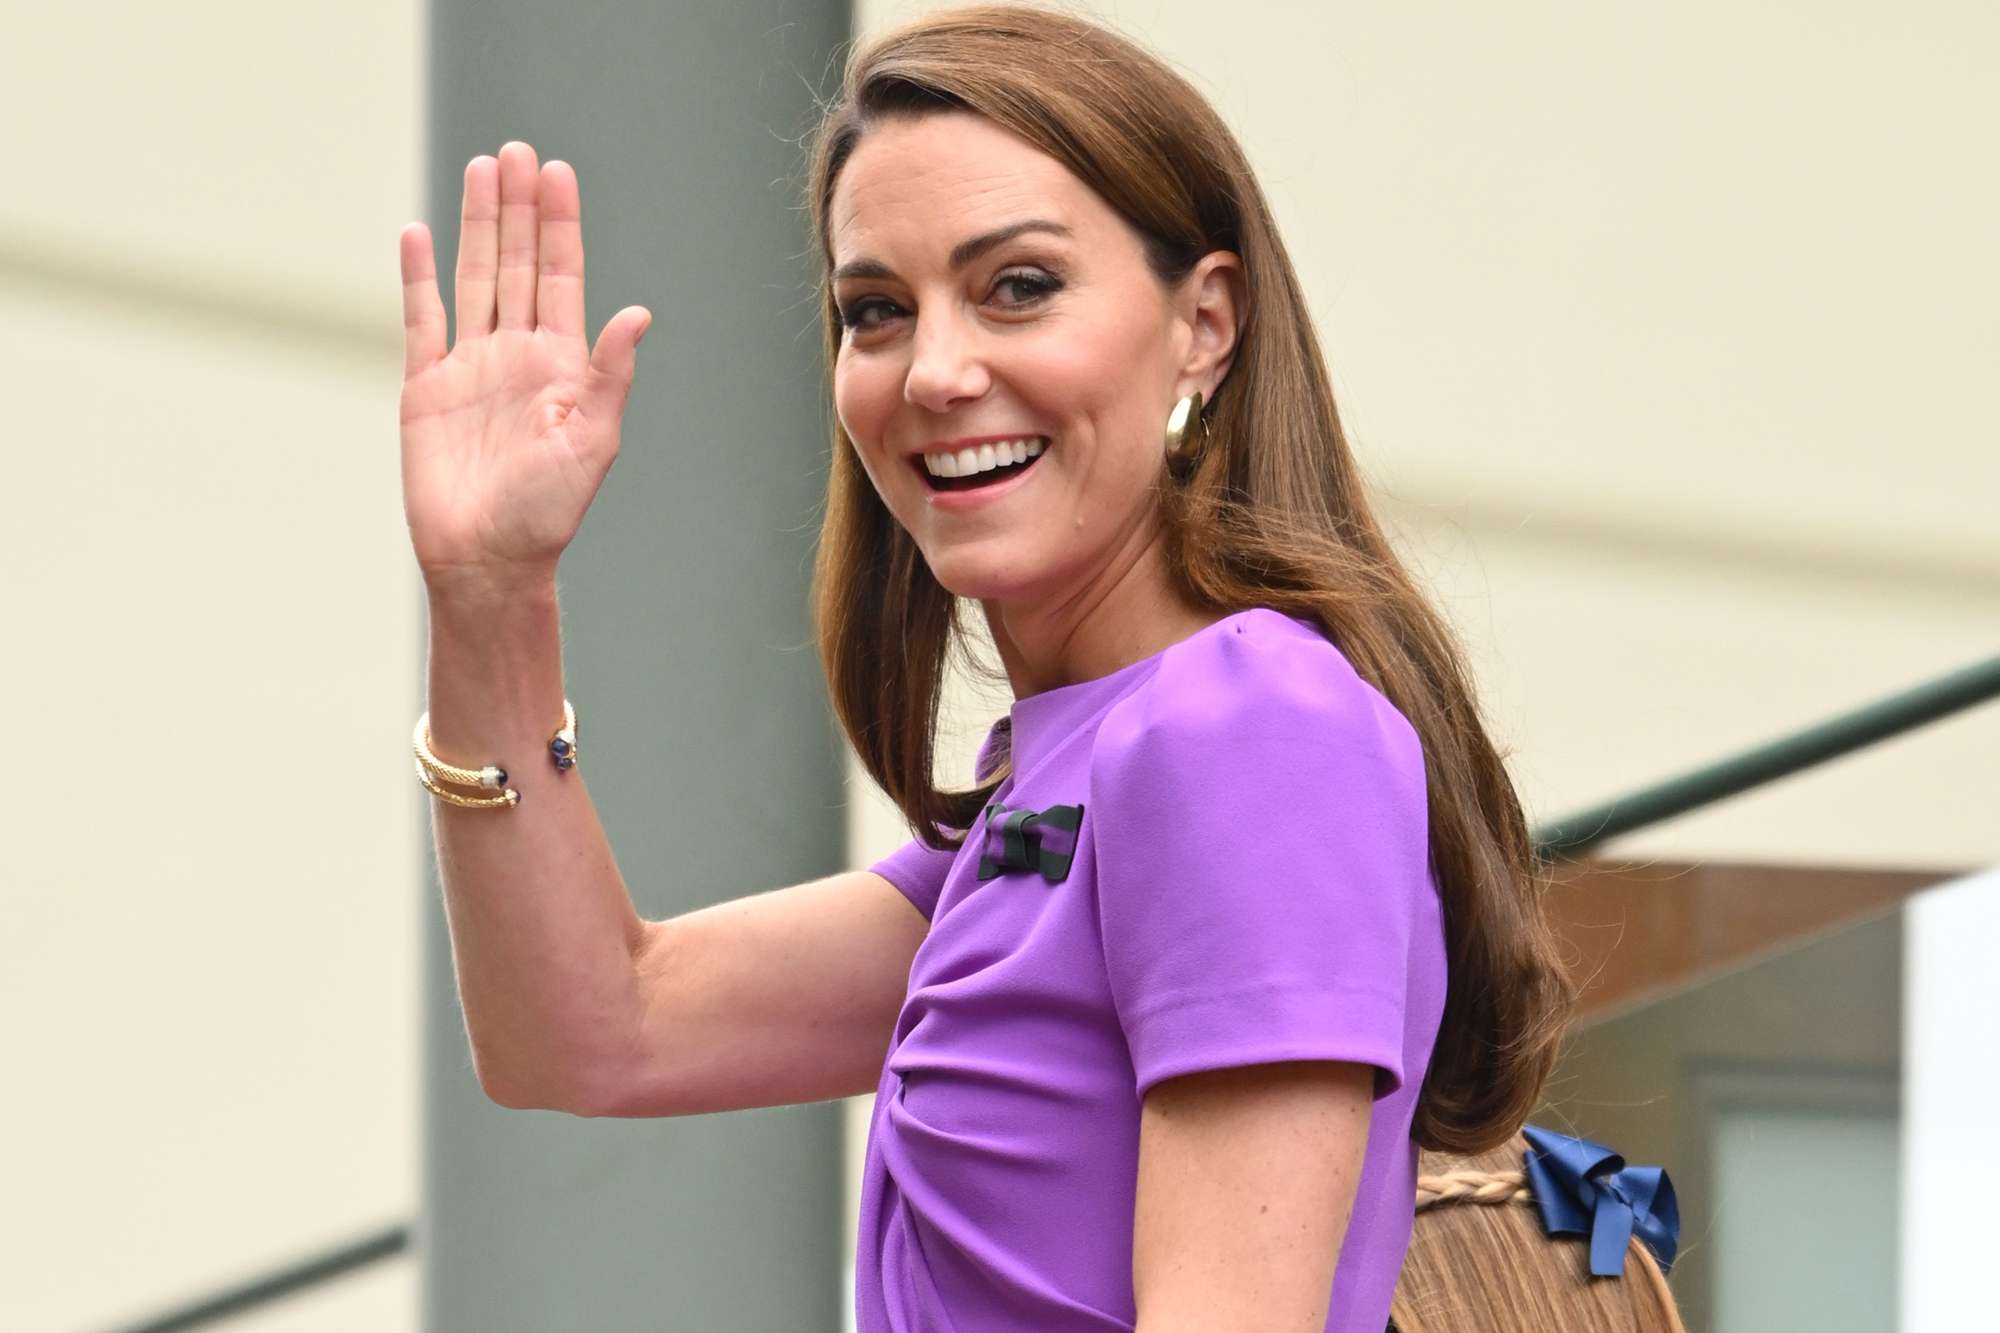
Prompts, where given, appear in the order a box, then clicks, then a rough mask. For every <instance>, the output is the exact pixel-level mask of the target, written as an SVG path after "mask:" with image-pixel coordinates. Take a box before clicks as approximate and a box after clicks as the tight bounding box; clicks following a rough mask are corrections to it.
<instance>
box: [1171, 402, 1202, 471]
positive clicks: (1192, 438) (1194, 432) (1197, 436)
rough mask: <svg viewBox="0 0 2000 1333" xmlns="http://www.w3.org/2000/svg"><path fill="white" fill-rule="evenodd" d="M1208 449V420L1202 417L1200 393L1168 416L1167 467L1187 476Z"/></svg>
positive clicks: (1181, 404) (1181, 403)
mask: <svg viewBox="0 0 2000 1333" xmlns="http://www.w3.org/2000/svg"><path fill="white" fill-rule="evenodd" d="M1207 448H1208V421H1207V419H1206V418H1205V417H1203V416H1202V414H1201V390H1199V389H1196V390H1195V391H1194V392H1193V393H1191V394H1188V395H1187V396H1186V397H1185V398H1182V399H1181V400H1180V401H1179V402H1177V403H1175V404H1174V410H1173V411H1172V412H1171V413H1169V414H1168V416H1167V467H1168V468H1169V469H1170V470H1172V471H1174V472H1177V473H1184V472H1186V471H1187V470H1188V469H1189V468H1192V467H1193V466H1194V465H1195V464H1196V463H1197V462H1198V461H1200V459H1201V456H1202V454H1203V453H1204V452H1205V451H1206V450H1207Z"/></svg>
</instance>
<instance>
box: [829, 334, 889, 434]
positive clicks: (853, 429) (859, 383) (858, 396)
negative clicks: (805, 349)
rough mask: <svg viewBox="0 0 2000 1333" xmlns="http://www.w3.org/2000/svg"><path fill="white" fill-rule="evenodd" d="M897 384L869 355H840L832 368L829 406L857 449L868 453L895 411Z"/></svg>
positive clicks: (884, 366)
mask: <svg viewBox="0 0 2000 1333" xmlns="http://www.w3.org/2000/svg"><path fill="white" fill-rule="evenodd" d="M897 384H898V381H897V379H896V376H895V373H894V371H893V369H892V368H891V367H889V366H887V365H886V364H885V363H883V362H881V361H879V360H874V359H870V358H855V357H843V358H841V360H840V361H839V362H837V363H836V364H835V366H834V371H833V407H834V411H835V412H837V413H838V414H839V416H840V424H841V425H843V426H845V427H846V428H847V434H848V437H849V438H850V439H852V440H853V441H854V445H855V447H856V448H857V449H860V450H861V451H862V452H863V453H864V454H872V453H874V452H875V451H876V450H877V449H879V448H880V447H881V445H882V443H883V436H884V434H885V433H886V432H887V430H888V428H889V424H890V421H891V419H892V418H893V416H894V415H895V410H896V401H897V392H898V390H897Z"/></svg>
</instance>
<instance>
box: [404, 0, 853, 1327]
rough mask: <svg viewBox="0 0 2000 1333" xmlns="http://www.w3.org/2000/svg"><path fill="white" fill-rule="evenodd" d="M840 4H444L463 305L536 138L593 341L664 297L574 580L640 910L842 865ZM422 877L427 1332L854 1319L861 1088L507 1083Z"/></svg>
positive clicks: (430, 863)
mask: <svg viewBox="0 0 2000 1333" xmlns="http://www.w3.org/2000/svg"><path fill="white" fill-rule="evenodd" d="M849 22H850V18H849V9H848V5H847V4H846V3H844V2H842V0H753V2H746V0H734V2H732V3H730V4H699V5H698V4H690V3H664V4H642V3H637V2H636V0H627V2H626V3H617V4H604V3H570V4H562V5H552V4H545V3H527V2H526V0H433V3H432V4H431V7H430V28H431V31H430V77H431V88H430V115H429V119H430V125H429V163H428V168H427V171H428V175H427V181H428V192H427V193H428V211H427V213H426V220H427V221H428V222H429V223H430V225H431V228H432V232H433V235H434V236H435V238H436V244H437V257H438V269H439V276H440V278H441V280H442V286H443V295H444V302H445V308H446V309H447V311H449V310H451V309H452V308H453V300H452V293H451V274H452V269H453V267H454V265H455V263H456V256H457V253H458V210H459V204H460V196H461V190H462V178H463V172H464V168H465V163H466V162H467V161H468V160H469V159H470V158H472V157H473V156H474V155H476V154H479V153H497V152H498V151H499V148H500V145H501V144H502V143H504V142H505V141H507V140H509V139H523V140H526V141H527V142H529V143H531V144H533V145H534V147H535V150H536V152H537V154H538V155H539V157H540V158H541V160H542V161H545V162H546V161H548V160H549V159H550V158H557V157H559V158H562V159H563V160H565V161H567V162H569V163H571V164H572V165H574V166H575V168H576V171H577V176H578V178H579V181H580V182H581V187H582V194H583V219H584V243H585V247H586V255H587V269H588V272H587V282H588V301H589V319H590V327H589V337H590V338H591V340H592V342H593V343H594V342H595V340H596V336H597V333H598V331H599V330H600V329H601V328H602V326H603V324H604V321H605V320H606V319H608V318H609V317H610V316H611V315H612V314H613V313H614V312H616V311H617V310H619V309H620V308H622V307H623V306H626V305H628V304H633V303H638V304H643V305H645V306H646V307H648V308H649V309H650V310H651V311H652V312H653V316H654V321H653V327H652V330H651V331H650V332H649V333H648V335H647V337H646V342H645V345H644V346H643V347H642V348H641V349H640V351H639V370H638V377H637V380H636V383H635V387H634V390H633V394H632V400H631V404H630V407H629V410H628V413H627V417H626V422H625V430H624V436H623V444H622V447H621V451H620V455H619V459H618V461H617V463H616V464H615V465H614V466H613V467H612V469H611V472H610V474H609V476H608V477H607V478H606V480H605V483H604V488H603V490H602V491H601V492H600V493H599V495H598V497H597V500H596V502H595V503H594V504H593V505H592V507H591V510H590V513H589V515H588V516H587V518H586V519H585V520H584V526H583V530H582V532H581V534H580V536H579V537H578V539H577V541H576V543H575V544H574V545H573V546H572V547H571V549H570V550H569V552H568V553H567V554H566V555H565V556H564V559H563V564H562V569H561V572H560V573H561V577H560V587H561V595H562V605H563V628H564V653H563V655H564V666H565V668H566V676H565V683H566V688H567V692H568V694H569V696H570V698H571V699H572V700H573V701H574V703H575V704H576V708H577V716H578V744H579V749H580V751H581V754H582V760H581V763H582V767H583V768H584V770H585V771H587V772H588V774H589V780H590V790H591V793H592V796H593V797H594V798H595V800H596V801H597V805H598V810H599V813H600V815H601V817H602V819H603V822H604V826H605V829H606V831H607V833H608V835H609V837H610V839H611V845H612V847H613V849H614V850H615V851H616V853H617V857H618V863H619V866H620V868H621V870H622V871H623V872H624V875H625V878H626V881H627V883H628V885H629V886H630V888H631V890H632V895H633V898H634V900H635V902H636V905H637V907H638V909H639V913H640V915H642V916H644V917H647V918H649V919H662V918H665V917H669V916H675V915H678V914H680V913H682V912H686V911H689V910H691V909H694V908H697V907H700V906H703V905H705V904H708V903H712V902H717V901H721V900H723V899H726V898H735V897H740V896H742V895H744V894H747V893H752V892H757V891H760V890H763V889H768V888H774V887H777V886H779V885H785V884H793V883H798V882H801V881H803V880H806V879H810V878H814V877H817V876H820V875H825V874H829V873H831V872H833V871H835V870H837V869H840V868H841V866H842V864H843V861H844V845H843V830H844V820H843V816H842V808H843V803H844V796H843V792H842V786H841V781H842V768H841V750H840V744H839V741H838V738H837V734H836V732H835V730H834V727H833V724H832V722H831V719H830V713H829V709H828V707H827V701H826V690H825V684H824V681H823V680H822V678H821V676H820V673H819V667H818V661H817V658H816V656H815V654H814V652H813V651H812V645H811V631H810V624H809V618H808V612H807V601H806V596H807V584H808V579H809V575H810V569H811V556H812V548H813V544H814V542H815V539H816V537H817V532H818V510H819V505H820V501H821V497H822V493H823V487H824V482H825V475H826V451H827V447H828V439H829V437H828V423H829V421H830V415H829V412H830V408H829V404H828V401H827V397H826V393H825V388H824V370H823V367H822V364H821V350H820V344H819V336H818V326H817V324H816V322H815V319H816V307H815V305H814V303H813V302H812V300H811V299H810V295H811V286H810V284H811V282H812V280H813V274H814V270H813V267H812V252H811V249H810V246H809V240H810V238H809V236H808V234H807V226H806V221H805V216H804V214H803V213H802V212H801V211H800V210H799V209H798V207H797V203H798V195H799V191H800V189H801V188H802V179H803V163H802V148H801V146H800V142H801V140H802V137H803V135H804V133H805V131H806V130H807V128H808V127H809V125H810V123H811V117H812V112H813V92H814V90H815V89H818V90H820V91H821V92H823V93H826V94H830V93H831V92H832V81H833V79H834V77H835V75H836V74H837V65H836V63H835V61H836V47H838V46H839V45H840V44H841V43H844V42H845V41H846V40H847V36H848V30H849ZM454 336H455V335H454ZM420 641H421V640H420ZM417 672H418V676H419V679H421V674H422V664H421V663H419V664H418V665H417ZM416 796H418V797H421V798H422V799H424V800H427V801H428V800H429V799H431V798H429V797H428V796H426V795H425V794H424V793H423V792H422V791H421V790H418V791H417V792H416ZM426 827H428V825H426ZM424 867H425V868H424V874H425V877H426V882H427V883H428V885H429V888H430V893H429V894H428V896H427V897H426V899H425V902H424V904H423V911H424V933H423V938H424V976H423V1007H424V1016H423V1023H424V1075H423V1084H422V1086H423V1092H424V1145H423V1197H422V1207H421V1213H420V1219H419V1224H418V1228H417V1234H416V1245H417V1250H418V1254H419V1257H420V1258H419V1262H420V1265H421V1269H422V1274H423V1306H424V1327H425V1329H426V1330H427V1331H428V1333H510V1331H512V1330H523V1331H528V1330H532V1331H533V1333H544V1331H553V1330H571V1329H575V1330H591V1331H592V1333H617V1331H620V1330H627V1329H631V1330H638V1329H646V1330H670V1329H698V1330H745V1333H752V1331H754V1333H772V1331H774V1330H786V1331H787V1333H789V1331H790V1330H829V1331H831V1330H835V1329H838V1328H839V1327H840V1324H841V1281H840V1277H841V1265H842V1263H843V1261H844V1260H845V1259H846V1258H848V1257H849V1256H846V1255H843V1254H842V1253H841V1248H840V1235H841V1217H840V1208H841V1199H842V1192H841V1179H840V1171H841V1161H842V1156H841V1116H840V1104H839V1103H838V1102H822V1103H817V1104H814V1105H809V1106H793V1107H781V1108H769V1109H760V1110H751V1111H739V1112H734V1113H730V1114H721V1115H708V1116H693V1117H685V1118H680V1119H671V1120H611V1119H595V1120H590V1119H579V1118H575V1117H571V1116H567V1115H560V1114H554V1113H547V1112H534V1111H509V1110H505V1109H503V1108H501V1107H498V1106H496V1105H494V1104H492V1103H491V1102H489V1101H488V1100H487V1099H486V1097H485V1096H484V1095H483V1094H482V1093H481V1091H480V1089H479V1086H478V1084H477V1081H476V1080H475V1079H474V1077H473V1073H472V1066H471V1056H470V1052H469V1050H468V1048H467V1041H466V1033H465V1025H464V1021H463V1018H462V1016H461V1013H460V1010H459V1005H458V997H457V991H456V987H455V983H454V980H453V974H452V964H451V954H450V944H449V940H448V937H447V934H446V931H445V923H444V916H443V909H442V901H441V892H440V889H439V886H438V885H437V883H436V879H435V877H436V866H435V862H434V859H433V858H432V857H431V856H430V855H429V851H428V848H426V854H425V858H424ZM772 984H774V985H779V984H782V978H776V977H774V978H773V979H772Z"/></svg>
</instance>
